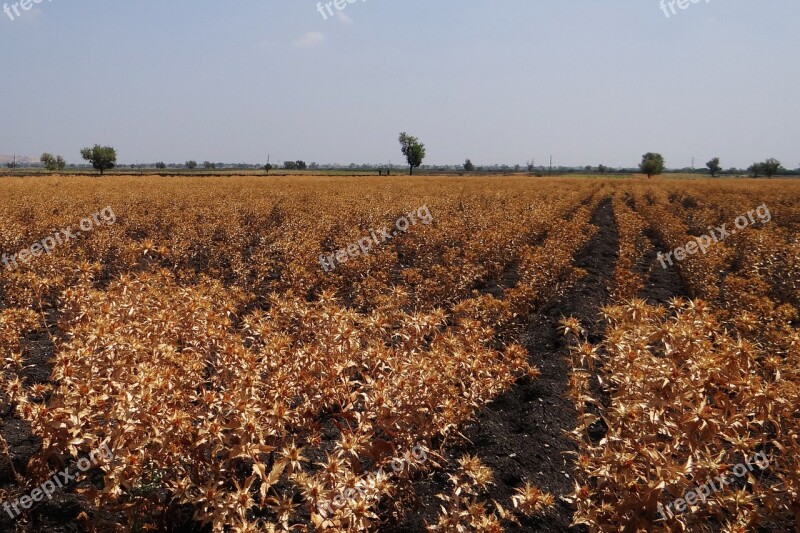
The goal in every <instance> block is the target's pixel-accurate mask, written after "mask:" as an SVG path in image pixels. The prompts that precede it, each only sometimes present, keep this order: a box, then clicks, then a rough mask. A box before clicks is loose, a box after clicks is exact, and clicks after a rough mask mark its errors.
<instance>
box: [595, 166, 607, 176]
mask: <svg viewBox="0 0 800 533" xmlns="http://www.w3.org/2000/svg"><path fill="white" fill-rule="evenodd" d="M606 170H608V167H607V166H605V165H597V171H598V172H599V173H600V174H605V173H606Z"/></svg>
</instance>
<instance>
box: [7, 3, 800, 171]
mask: <svg viewBox="0 0 800 533" xmlns="http://www.w3.org/2000/svg"><path fill="white" fill-rule="evenodd" d="M17 1H18V0H14V1H13V2H3V0H0V4H5V5H7V6H8V8H9V12H10V15H9V14H7V13H0V50H2V56H1V57H0V69H1V70H0V98H2V103H1V104H0V154H4V155H11V154H14V153H16V154H24V155H39V154H41V153H42V152H45V151H47V152H52V153H55V154H62V155H64V157H65V158H66V160H67V161H68V162H70V163H79V162H81V161H80V149H81V148H82V147H84V146H90V145H93V144H96V143H99V144H103V145H111V146H114V147H115V148H116V149H117V153H118V155H119V161H120V162H121V163H152V162H156V161H165V162H168V163H170V162H174V163H182V162H184V161H186V160H190V159H194V160H197V161H201V162H202V161H205V160H208V161H212V162H217V161H220V162H230V163H233V162H247V163H265V162H266V160H267V157H268V155H269V156H270V160H271V162H273V163H275V162H282V161H284V160H297V159H302V160H304V161H307V162H318V163H321V164H326V163H344V164H346V163H351V162H357V163H394V164H400V163H402V160H403V157H402V154H401V153H400V149H399V144H398V142H397V136H398V134H399V132H401V131H407V132H408V133H410V134H412V135H415V136H417V137H419V138H420V140H421V141H422V142H424V143H425V145H426V149H427V158H426V160H425V163H426V164H439V165H441V164H455V163H461V162H463V161H464V160H465V159H466V158H470V159H471V160H472V161H473V162H474V163H476V164H484V165H490V164H503V163H506V164H510V165H514V164H525V162H526V161H528V160H530V159H534V160H535V162H536V164H537V165H540V164H549V156H550V154H552V156H553V161H554V165H567V166H573V165H598V164H605V165H609V166H612V167H618V166H627V167H630V166H635V165H636V164H637V163H638V162H639V161H640V160H641V156H642V154H644V153H645V152H651V151H652V152H659V153H661V154H663V155H664V157H665V159H666V163H667V166H668V167H671V168H680V167H686V166H689V165H691V161H692V157H695V158H696V166H698V167H702V166H703V165H704V163H705V161H707V160H709V159H710V158H711V157H714V156H719V157H720V158H721V159H722V165H723V167H725V168H728V167H733V166H735V167H747V166H749V165H750V164H751V163H753V162H754V161H762V160H764V159H766V158H768V157H775V158H778V159H779V160H781V161H782V162H783V164H784V166H786V167H787V168H797V167H800V143H798V140H800V121H798V117H800V98H798V97H797V91H798V87H800V60H798V51H800V31H798V22H800V2H798V1H797V0H769V1H768V2H763V1H761V2H757V1H755V0H724V1H723V0H710V1H706V0H700V1H699V2H698V3H691V1H690V0H681V3H683V2H684V1H685V2H686V4H684V5H685V6H686V7H685V9H681V8H680V6H679V5H677V3H676V4H674V8H675V13H674V14H673V13H672V11H671V10H670V7H669V5H665V6H664V9H663V10H662V7H661V4H660V0H603V1H597V0H568V1H564V0H494V1H488V0H483V1H478V0H402V1H400V0H356V1H355V2H354V3H347V4H345V5H344V9H342V10H341V11H339V10H338V9H337V8H336V6H335V5H331V11H333V12H334V15H333V16H330V15H329V13H328V12H327V10H325V6H324V5H318V2H317V1H316V0H237V1H235V2H232V1H228V2H222V1H211V0H191V1H190V0H169V1H156V0H135V1H133V0H126V1H123V0H102V1H100V0H91V1H90V0H43V1H41V2H40V3H38V4H36V5H33V7H32V9H31V10H30V11H25V10H23V9H22V7H21V6H20V7H18V8H17V11H18V12H19V16H17V15H15V13H14V9H13V6H14V4H15V3H16V2H17ZM25 1H28V0H25ZM673 1H674V0H673ZM4 7H5V6H4ZM318 7H319V8H321V10H322V12H323V13H324V15H325V17H327V19H326V18H324V17H323V14H322V13H320V12H319V11H318ZM667 15H669V16H667ZM12 17H13V19H14V20H12Z"/></svg>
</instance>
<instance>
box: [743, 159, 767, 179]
mask: <svg viewBox="0 0 800 533" xmlns="http://www.w3.org/2000/svg"><path fill="white" fill-rule="evenodd" d="M747 171H748V172H749V173H751V174H752V175H753V177H754V178H757V177H758V175H759V174H761V173H762V172H763V171H764V163H753V164H752V165H750V166H749V167H747Z"/></svg>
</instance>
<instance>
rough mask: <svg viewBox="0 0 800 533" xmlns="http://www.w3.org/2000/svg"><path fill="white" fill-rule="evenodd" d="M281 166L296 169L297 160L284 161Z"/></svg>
mask: <svg viewBox="0 0 800 533" xmlns="http://www.w3.org/2000/svg"><path fill="white" fill-rule="evenodd" d="M283 168H285V169H286V170H296V169H297V161H285V162H284V163H283Z"/></svg>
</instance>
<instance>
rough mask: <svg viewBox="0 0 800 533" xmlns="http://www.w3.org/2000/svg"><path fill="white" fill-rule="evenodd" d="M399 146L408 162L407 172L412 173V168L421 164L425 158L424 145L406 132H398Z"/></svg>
mask: <svg viewBox="0 0 800 533" xmlns="http://www.w3.org/2000/svg"><path fill="white" fill-rule="evenodd" d="M399 141H400V147H401V150H402V152H403V155H404V156H405V158H406V162H407V163H408V174H409V175H413V174H414V168H415V167H419V166H421V165H422V160H423V159H425V145H424V144H422V143H421V142H419V139H417V138H416V137H412V136H411V135H409V134H407V133H406V132H402V133H401V134H400V138H399Z"/></svg>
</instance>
